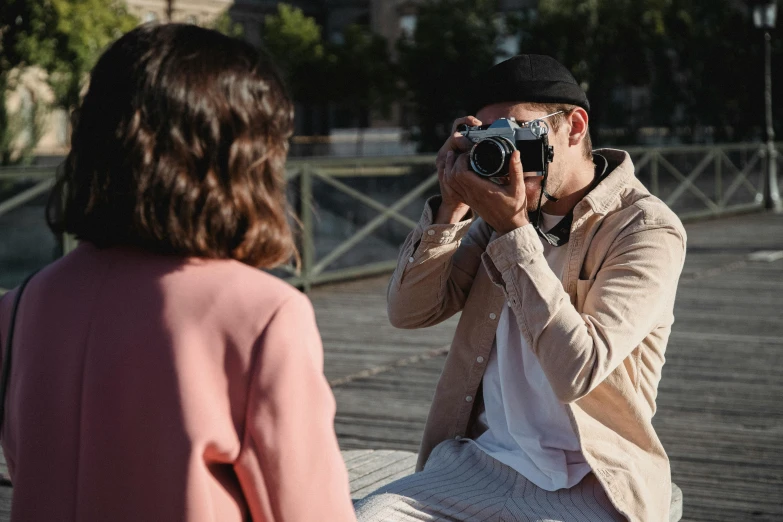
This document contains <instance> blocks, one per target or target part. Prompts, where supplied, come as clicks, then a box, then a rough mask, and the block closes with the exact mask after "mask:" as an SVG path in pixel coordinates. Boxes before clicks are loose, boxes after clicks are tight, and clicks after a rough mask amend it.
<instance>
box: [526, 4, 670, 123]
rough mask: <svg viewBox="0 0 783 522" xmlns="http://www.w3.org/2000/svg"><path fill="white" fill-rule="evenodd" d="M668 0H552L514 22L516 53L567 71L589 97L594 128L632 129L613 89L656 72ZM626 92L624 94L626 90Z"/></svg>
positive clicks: (645, 80)
mask: <svg viewBox="0 0 783 522" xmlns="http://www.w3.org/2000/svg"><path fill="white" fill-rule="evenodd" d="M670 3H671V0H552V1H550V2H542V3H541V4H540V7H539V11H538V13H537V14H536V15H535V16H529V17H527V18H522V19H520V20H519V26H518V27H519V29H520V30H521V34H522V36H521V42H520V50H521V52H524V53H540V54H548V55H551V56H554V57H555V58H557V59H558V60H559V61H561V63H563V64H564V65H565V66H566V67H568V68H569V69H570V70H571V71H572V73H573V74H574V76H575V77H576V79H577V81H579V82H581V83H582V85H583V87H584V88H585V90H586V91H587V95H588V98H589V99H590V105H591V115H592V116H593V128H594V129H596V128H600V127H601V126H610V127H615V126H633V125H634V124H638V123H641V122H640V121H638V122H637V121H633V122H631V121H629V114H628V100H627V99H622V98H620V99H618V98H617V95H618V92H617V88H626V89H627V88H630V87H639V86H646V85H650V84H651V83H654V82H655V81H656V80H657V74H658V73H659V72H660V71H659V70H658V69H657V68H656V58H657V57H658V56H659V53H660V52H661V50H662V49H663V47H664V41H665V39H666V38H667V34H666V27H665V24H664V19H665V17H666V13H667V10H668V7H669V4H670ZM626 92H627V91H626Z"/></svg>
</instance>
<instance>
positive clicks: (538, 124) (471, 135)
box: [460, 118, 549, 143]
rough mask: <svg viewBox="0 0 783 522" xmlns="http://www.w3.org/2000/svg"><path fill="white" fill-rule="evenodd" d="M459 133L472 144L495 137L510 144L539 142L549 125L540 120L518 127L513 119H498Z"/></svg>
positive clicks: (546, 132)
mask: <svg viewBox="0 0 783 522" xmlns="http://www.w3.org/2000/svg"><path fill="white" fill-rule="evenodd" d="M460 133H461V134H462V135H463V136H465V137H466V138H468V139H469V140H470V141H472V142H474V143H476V142H478V141H481V140H483V139H486V138H491V137H495V136H498V137H502V138H506V139H509V140H511V141H512V142H513V141H521V140H539V139H541V138H542V137H543V136H545V135H547V134H548V133H549V125H547V123H546V122H545V121H543V120H542V119H535V120H532V121H528V122H525V123H523V124H522V125H519V124H518V123H517V122H516V120H515V119H514V118H499V119H497V120H495V121H494V122H493V123H492V124H491V125H482V126H480V127H467V129H465V130H463V131H461V132H460Z"/></svg>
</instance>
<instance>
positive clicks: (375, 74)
mask: <svg viewBox="0 0 783 522" xmlns="http://www.w3.org/2000/svg"><path fill="white" fill-rule="evenodd" d="M328 49H329V52H330V54H332V55H333V56H334V64H333V66H332V67H331V69H330V74H329V76H330V77H329V79H328V84H329V86H330V87H331V88H330V89H329V92H330V95H331V100H332V102H333V103H335V104H336V105H337V108H338V110H342V111H345V112H347V113H348V114H350V116H351V120H352V121H351V125H353V126H356V127H359V128H360V129H365V128H367V127H368V126H369V124H370V118H371V116H372V115H373V114H377V115H380V116H382V117H386V118H388V117H389V116H390V112H391V107H392V104H393V103H394V101H395V100H396V99H397V96H398V95H399V88H398V85H397V82H398V76H397V71H396V68H395V66H394V65H393V64H392V60H391V56H390V54H389V46H388V44H387V41H386V39H385V38H383V37H382V36H380V35H378V34H374V33H372V32H370V30H369V29H367V28H366V27H363V26H360V25H351V26H348V27H347V28H346V29H345V31H344V32H343V38H342V41H341V42H340V43H336V44H333V45H331V46H328ZM362 146H363V131H362V133H361V136H360V139H359V141H358V147H359V149H360V150H359V151H357V153H358V154H359V155H361V147H362Z"/></svg>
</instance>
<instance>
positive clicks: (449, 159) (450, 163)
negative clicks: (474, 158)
mask: <svg viewBox="0 0 783 522" xmlns="http://www.w3.org/2000/svg"><path fill="white" fill-rule="evenodd" d="M456 159H457V156H456V154H454V151H453V150H450V151H448V152H447V153H446V165H445V169H446V173H445V177H447V178H448V177H450V176H451V173H452V172H453V171H454V162H455V161H456Z"/></svg>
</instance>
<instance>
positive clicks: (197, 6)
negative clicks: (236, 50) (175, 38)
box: [125, 0, 234, 25]
mask: <svg viewBox="0 0 783 522" xmlns="http://www.w3.org/2000/svg"><path fill="white" fill-rule="evenodd" d="M125 3H126V4H127V5H128V9H129V10H130V12H131V13H132V14H133V15H135V16H136V17H137V18H138V19H139V20H141V21H142V22H150V21H159V22H165V21H168V20H167V18H166V7H167V5H168V4H167V2H165V1H163V0H125ZM233 3H234V2H233V1H232V0H175V1H174V6H173V7H174V12H173V15H172V21H173V22H185V23H192V24H198V25H209V24H210V23H211V22H212V21H213V20H214V19H215V18H216V17H217V16H218V15H219V14H220V13H222V12H223V11H225V10H226V9H228V8H229V7H231V5H232V4H233Z"/></svg>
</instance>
